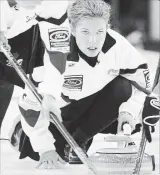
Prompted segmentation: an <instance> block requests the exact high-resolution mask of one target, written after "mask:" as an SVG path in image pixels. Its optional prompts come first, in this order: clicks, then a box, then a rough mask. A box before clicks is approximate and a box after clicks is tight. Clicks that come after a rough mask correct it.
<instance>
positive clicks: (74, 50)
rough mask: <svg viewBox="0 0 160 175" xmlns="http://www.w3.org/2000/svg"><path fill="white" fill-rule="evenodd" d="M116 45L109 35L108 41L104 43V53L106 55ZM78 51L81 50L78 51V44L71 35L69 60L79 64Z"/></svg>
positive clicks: (107, 36)
mask: <svg viewBox="0 0 160 175" xmlns="http://www.w3.org/2000/svg"><path fill="white" fill-rule="evenodd" d="M115 44H116V40H115V39H114V38H113V37H112V36H111V35H110V34H109V33H107V35H106V39H105V41H104V45H103V47H102V52H103V53H104V54H105V53H106V52H108V50H109V49H111V48H112V47H113V46H114V45H115ZM78 50H79V49H78V46H77V44H76V40H75V37H74V36H73V35H71V37H70V53H69V54H68V57H67V60H68V61H75V62H78V61H79V56H78Z"/></svg>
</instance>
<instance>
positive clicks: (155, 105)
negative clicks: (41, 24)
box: [150, 99, 160, 110]
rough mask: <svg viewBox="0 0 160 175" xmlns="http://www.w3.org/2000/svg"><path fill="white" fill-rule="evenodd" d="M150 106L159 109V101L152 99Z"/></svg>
mask: <svg viewBox="0 0 160 175" xmlns="http://www.w3.org/2000/svg"><path fill="white" fill-rule="evenodd" d="M150 104H151V106H153V107H154V108H156V109H158V110H160V101H159V100H158V99H152V100H151V101H150Z"/></svg>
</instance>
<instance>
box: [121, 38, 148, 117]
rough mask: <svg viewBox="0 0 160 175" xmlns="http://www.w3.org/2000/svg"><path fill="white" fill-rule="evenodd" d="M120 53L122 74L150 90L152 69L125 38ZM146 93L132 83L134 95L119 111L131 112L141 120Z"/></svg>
mask: <svg viewBox="0 0 160 175" xmlns="http://www.w3.org/2000/svg"><path fill="white" fill-rule="evenodd" d="M122 45H123V46H121V54H120V56H121V57H120V58H119V59H120V60H121V63H120V72H119V73H120V75H121V76H123V77H125V78H127V79H128V80H130V81H131V83H132V82H134V83H136V84H137V85H138V86H140V87H142V88H144V89H147V90H150V89H151V82H150V71H149V68H148V65H147V62H146V60H144V59H143V58H142V56H141V55H140V53H139V52H138V51H137V50H136V49H135V48H134V47H133V46H132V45H131V44H130V43H129V42H128V41H126V40H125V39H124V40H123V44H122ZM145 98H146V94H145V93H144V92H142V91H141V90H138V89H137V88H136V87H135V86H134V85H132V95H131V97H130V98H129V99H128V101H127V102H124V103H122V104H121V106H120V108H119V112H122V111H126V112H129V113H130V114H131V115H132V116H133V117H134V118H135V119H137V120H139V115H140V113H141V110H142V108H143V104H144V100H145Z"/></svg>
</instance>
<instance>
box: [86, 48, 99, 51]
mask: <svg viewBox="0 0 160 175" xmlns="http://www.w3.org/2000/svg"><path fill="white" fill-rule="evenodd" d="M88 50H89V51H96V50H97V47H88Z"/></svg>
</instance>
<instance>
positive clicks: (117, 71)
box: [108, 69, 119, 75]
mask: <svg viewBox="0 0 160 175" xmlns="http://www.w3.org/2000/svg"><path fill="white" fill-rule="evenodd" d="M108 74H110V75H119V70H118V69H109V70H108Z"/></svg>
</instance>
